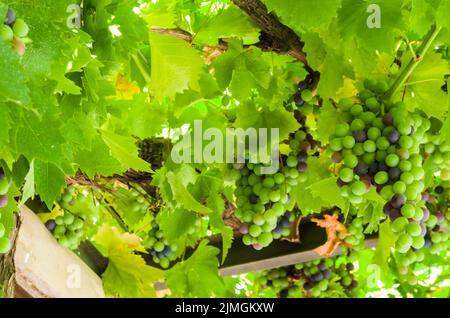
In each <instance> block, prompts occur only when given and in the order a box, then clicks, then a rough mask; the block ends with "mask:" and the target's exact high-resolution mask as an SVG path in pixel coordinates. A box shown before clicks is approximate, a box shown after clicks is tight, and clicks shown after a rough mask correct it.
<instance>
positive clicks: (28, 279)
mask: <svg viewBox="0 0 450 318" xmlns="http://www.w3.org/2000/svg"><path fill="white" fill-rule="evenodd" d="M17 224H18V225H17V228H16V230H15V231H14V233H13V249H12V250H11V252H10V253H9V254H8V255H4V256H2V257H1V258H0V266H1V268H0V279H1V281H2V282H5V283H4V289H5V292H6V296H7V297H15V298H24V297H32V298H80V297H87V298H103V297H105V294H104V291H103V286H102V281H101V279H100V277H99V276H97V274H96V273H94V272H93V271H92V270H91V269H90V268H89V267H88V266H87V265H86V264H85V263H84V262H83V261H82V260H81V259H80V258H79V257H78V256H77V255H75V254H74V253H73V252H72V251H70V250H68V249H66V248H64V247H62V246H61V245H59V244H58V242H57V241H56V240H55V239H54V237H53V236H52V234H51V233H50V232H49V231H48V230H47V229H46V227H45V225H44V224H42V222H41V220H40V219H39V218H38V216H37V215H35V214H34V213H33V212H32V211H30V210H29V209H28V208H27V207H22V208H21V209H20V215H19V217H18V222H17Z"/></svg>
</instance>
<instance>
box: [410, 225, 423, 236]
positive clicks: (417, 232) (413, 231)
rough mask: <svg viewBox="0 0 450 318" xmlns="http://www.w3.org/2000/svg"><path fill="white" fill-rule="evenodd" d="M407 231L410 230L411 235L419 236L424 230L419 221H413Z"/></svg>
mask: <svg viewBox="0 0 450 318" xmlns="http://www.w3.org/2000/svg"><path fill="white" fill-rule="evenodd" d="M406 231H407V232H408V234H409V235H411V236H419V235H420V233H421V232H422V230H421V228H420V225H419V224H418V223H415V222H411V223H409V224H408V225H407V226H406Z"/></svg>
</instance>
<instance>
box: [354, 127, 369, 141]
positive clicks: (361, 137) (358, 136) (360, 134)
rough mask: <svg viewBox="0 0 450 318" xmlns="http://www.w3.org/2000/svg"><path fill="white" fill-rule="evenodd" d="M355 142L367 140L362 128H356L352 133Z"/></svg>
mask: <svg viewBox="0 0 450 318" xmlns="http://www.w3.org/2000/svg"><path fill="white" fill-rule="evenodd" d="M353 138H355V141H356V142H364V141H366V140H367V133H366V132H365V131H364V130H358V131H355V132H354V133H353Z"/></svg>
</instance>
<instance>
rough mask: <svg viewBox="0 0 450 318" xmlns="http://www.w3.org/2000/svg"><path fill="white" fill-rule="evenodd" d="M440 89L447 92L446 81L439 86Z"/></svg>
mask: <svg viewBox="0 0 450 318" xmlns="http://www.w3.org/2000/svg"><path fill="white" fill-rule="evenodd" d="M441 90H442V91H443V92H444V93H448V87H447V83H445V84H444V85H442V86H441Z"/></svg>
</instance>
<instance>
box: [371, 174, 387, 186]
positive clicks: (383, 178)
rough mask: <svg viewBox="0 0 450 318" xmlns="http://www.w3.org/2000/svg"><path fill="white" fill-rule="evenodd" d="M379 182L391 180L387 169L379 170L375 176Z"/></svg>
mask: <svg viewBox="0 0 450 318" xmlns="http://www.w3.org/2000/svg"><path fill="white" fill-rule="evenodd" d="M374 180H375V182H376V183H377V184H385V183H386V182H387V181H388V180H389V175H388V173H387V172H386V171H379V172H377V174H376V175H375V178H374Z"/></svg>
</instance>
